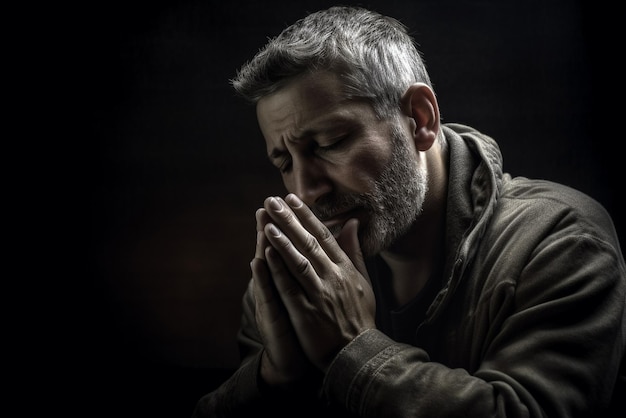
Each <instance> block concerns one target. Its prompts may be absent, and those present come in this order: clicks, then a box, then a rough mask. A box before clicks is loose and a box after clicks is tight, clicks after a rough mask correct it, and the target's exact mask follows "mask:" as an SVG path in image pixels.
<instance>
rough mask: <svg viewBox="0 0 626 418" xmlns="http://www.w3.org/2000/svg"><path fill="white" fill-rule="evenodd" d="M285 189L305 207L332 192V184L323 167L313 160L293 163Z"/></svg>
mask: <svg viewBox="0 0 626 418" xmlns="http://www.w3.org/2000/svg"><path fill="white" fill-rule="evenodd" d="M290 183H291V184H290V185H288V186H287V189H288V190H289V191H290V192H291V193H294V194H295V195H296V196H298V197H299V198H300V200H302V201H303V202H304V203H305V204H306V205H307V206H311V205H313V204H314V203H315V202H316V201H317V199H319V198H320V197H321V196H323V195H325V194H326V193H329V192H330V191H331V190H332V182H331V179H330V177H329V176H328V173H326V170H325V169H324V167H322V166H321V165H320V164H319V163H318V162H316V161H315V160H313V159H307V160H304V161H297V162H296V161H294V162H293V165H292V172H291V179H290Z"/></svg>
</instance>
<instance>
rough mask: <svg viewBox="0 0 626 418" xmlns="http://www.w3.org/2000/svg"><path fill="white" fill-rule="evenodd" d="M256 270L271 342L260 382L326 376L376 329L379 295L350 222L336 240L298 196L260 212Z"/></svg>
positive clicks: (259, 304) (261, 315)
mask: <svg viewBox="0 0 626 418" xmlns="http://www.w3.org/2000/svg"><path fill="white" fill-rule="evenodd" d="M256 221H257V243H256V250H255V256H254V259H253V260H252V262H251V263H250V267H251V270H252V278H253V283H254V295H255V301H256V312H255V315H256V322H257V326H258V329H259V331H260V333H261V338H262V340H263V344H264V352H263V356H262V359H261V377H262V379H263V380H264V381H265V382H266V383H267V384H269V385H289V384H290V383H293V382H297V381H298V380H300V379H302V378H304V376H305V375H306V374H307V372H308V371H310V370H311V369H312V367H313V368H316V369H318V370H320V371H321V372H323V373H325V372H326V370H327V369H328V367H329V366H330V363H331V362H332V360H333V358H334V357H335V356H336V355H337V353H338V352H339V351H340V350H341V349H342V348H343V347H345V345H346V344H348V343H349V342H350V341H351V340H352V339H354V337H356V336H357V335H358V334H360V333H361V332H363V331H364V330H366V329H370V328H375V309H376V307H375V305H376V304H375V298H374V294H373V291H372V288H371V284H370V283H369V277H368V275H367V270H366V268H365V263H364V261H363V256H362V253H361V249H360V245H359V240H358V236H357V231H358V220H356V219H350V220H349V221H347V222H346V224H345V225H344V226H343V229H342V230H341V232H340V233H339V234H338V235H337V238H335V236H333V234H332V233H331V232H330V231H329V229H328V228H327V227H326V226H325V225H324V224H323V223H322V222H321V221H320V220H319V219H318V218H317V217H316V216H315V215H314V214H313V212H312V211H311V210H310V209H309V208H308V207H307V206H306V205H305V204H304V203H303V202H302V201H301V200H300V199H299V198H298V197H296V196H295V195H294V194H289V195H287V196H286V197H285V199H282V198H280V197H268V198H267V199H265V202H264V206H263V208H260V209H258V210H257V212H256Z"/></svg>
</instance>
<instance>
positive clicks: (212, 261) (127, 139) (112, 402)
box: [67, 0, 624, 417]
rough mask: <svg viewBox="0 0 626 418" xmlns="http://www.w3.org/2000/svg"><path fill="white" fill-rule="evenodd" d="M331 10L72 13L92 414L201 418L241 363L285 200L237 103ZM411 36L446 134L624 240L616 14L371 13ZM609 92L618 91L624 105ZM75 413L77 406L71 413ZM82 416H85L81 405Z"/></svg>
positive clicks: (223, 6) (235, 7)
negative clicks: (240, 91)
mask: <svg viewBox="0 0 626 418" xmlns="http://www.w3.org/2000/svg"><path fill="white" fill-rule="evenodd" d="M332 4H334V3H333V2H330V1H310V0H303V1H273V2H272V1H266V2H262V1H257V2H253V1H238V0H234V1H230V2H217V1H200V0H188V1H163V0H161V1H151V2H148V1H134V2H132V1H131V2H121V1H113V2H101V3H89V5H88V6H82V7H77V8H76V9H74V12H75V13H76V16H77V18H76V19H75V23H78V27H79V29H78V30H76V31H75V32H73V33H71V34H70V39H71V43H70V47H72V48H73V49H74V55H75V57H74V58H75V61H74V62H76V67H75V69H74V71H73V72H71V74H70V75H71V76H72V75H74V74H75V82H76V84H77V87H78V91H79V93H80V94H81V96H82V100H81V101H80V102H79V103H77V105H78V107H79V108H80V110H81V112H80V114H81V115H83V114H84V116H83V122H85V129H84V135H81V139H80V147H81V148H80V150H81V159H80V162H79V165H80V167H81V170H80V172H79V173H77V174H76V176H77V177H79V178H78V179H77V180H78V184H79V187H78V189H79V190H80V196H81V199H82V203H83V208H86V209H85V211H86V212H88V213H89V215H88V216H87V217H86V219H83V218H82V217H81V220H82V224H81V227H80V228H81V232H83V233H84V236H85V237H86V240H85V241H81V243H80V245H79V247H80V250H81V254H82V250H85V252H84V260H85V261H86V262H87V263H86V268H85V269H84V270H82V271H81V273H82V274H81V275H82V277H83V282H82V284H83V287H81V289H84V290H85V293H84V294H81V295H79V296H72V297H71V299H72V302H74V303H73V304H72V306H75V307H76V309H73V310H72V311H71V313H70V314H69V317H70V321H71V322H72V323H73V324H74V325H75V328H74V330H75V332H74V335H73V338H72V339H71V340H72V347H71V348H70V349H69V350H68V352H67V354H69V356H68V357H69V358H70V359H72V360H76V363H80V364H79V365H77V366H78V367H77V368H78V370H79V373H78V375H77V376H79V377H78V378H77V379H78V383H79V386H83V387H82V389H83V390H81V391H79V392H78V394H77V397H81V398H82V399H81V401H85V404H82V403H81V407H83V408H84V407H87V406H89V407H90V409H91V411H89V414H88V415H90V416H111V417H120V416H140V417H161V416H162V417H187V416H189V415H190V414H191V412H192V410H193V406H194V404H195V401H196V400H197V399H198V398H199V397H200V396H201V395H202V394H203V393H205V392H207V391H209V390H211V389H213V388H214V387H216V386H217V385H218V384H219V383H221V381H222V380H224V379H225V378H226V377H227V376H228V375H229V374H230V372H231V371H232V369H233V368H234V367H235V366H236V364H237V359H238V357H237V347H236V344H235V333H236V330H237V326H238V324H239V315H240V302H241V296H242V294H243V291H244V289H245V287H246V284H247V281H248V278H249V264H248V263H249V261H250V259H251V257H252V255H253V253H254V239H255V225H254V211H255V209H256V208H257V207H258V206H260V205H261V203H262V201H263V198H264V197H266V196H267V195H270V194H279V195H282V194H284V190H283V188H282V185H281V184H280V181H279V180H280V179H279V177H278V174H277V173H276V172H275V171H274V169H273V168H272V167H270V165H269V163H268V162H267V161H266V158H265V157H264V155H265V152H264V143H263V140H262V137H261V136H260V133H259V132H258V128H257V125H256V119H255V114H254V108H253V107H250V106H249V105H247V104H245V103H243V102H242V101H241V100H240V99H239V98H237V97H235V95H234V92H233V91H232V89H231V87H230V86H229V79H230V78H232V77H234V75H235V73H236V70H237V68H239V67H240V66H241V65H242V64H243V63H244V62H245V61H246V60H248V59H250V58H251V57H252V56H253V55H254V53H255V52H256V51H257V50H258V49H259V48H261V47H262V46H263V44H264V43H265V40H266V39H267V37H269V36H274V35H277V34H278V33H279V32H280V30H282V29H283V28H284V27H286V26H287V25H288V24H290V23H292V22H293V21H295V20H296V19H298V18H301V17H303V16H304V15H305V14H306V13H307V12H309V11H315V10H317V9H320V8H324V7H327V6H330V5H332ZM343 4H358V5H362V6H366V7H371V8H374V9H376V10H377V11H380V12H382V13H384V14H388V15H390V16H393V17H395V18H397V19H399V20H400V21H402V22H403V23H405V24H406V25H407V26H408V27H409V28H410V31H411V33H412V34H413V36H414V37H415V38H416V40H417V42H418V44H419V45H420V49H421V50H422V52H423V53H424V56H425V59H426V63H427V66H428V68H429V71H430V73H431V78H432V81H433V83H434V87H435V91H436V94H437V96H438V100H439V105H440V108H441V114H442V117H443V119H444V122H459V123H465V124H468V125H471V126H473V127H475V128H477V129H479V130H481V131H483V132H484V133H486V134H489V135H491V136H492V137H493V138H495V139H496V140H497V141H498V143H499V144H500V146H501V149H502V153H503V156H504V168H505V171H508V172H510V173H511V174H513V175H523V176H526V177H535V178H545V179H549V180H554V181H558V182H561V183H564V184H567V185H570V186H573V187H575V188H578V189H580V190H582V191H584V192H586V193H588V194H590V195H591V196H592V197H594V198H596V199H597V200H599V201H600V202H601V203H602V204H604V206H605V207H606V208H607V210H608V211H609V213H610V214H611V215H612V216H613V217H614V220H615V223H616V226H617V228H618V231H619V233H620V236H622V237H623V236H624V232H623V231H624V218H623V204H622V203H621V202H619V201H618V197H619V196H618V194H619V193H618V192H619V191H621V189H619V187H621V186H620V183H621V180H622V179H623V175H622V174H621V169H620V168H621V167H619V165H618V164H617V162H618V160H619V155H618V154H617V152H616V148H615V146H616V144H618V143H619V142H620V141H621V136H620V135H618V133H617V129H616V128H615V126H616V125H617V124H618V123H619V122H620V120H619V119H616V118H615V117H614V116H615V115H617V114H618V112H616V110H615V109H616V106H615V105H613V106H609V104H608V103H609V102H610V100H609V99H607V96H609V97H610V96H611V95H613V94H614V91H615V89H614V86H616V85H617V84H618V83H617V79H616V78H614V75H615V74H616V71H617V70H616V64H615V63H614V62H613V58H611V57H610V56H607V55H606V54H605V53H604V52H601V51H603V50H606V48H608V49H609V50H611V45H612V43H613V39H614V38H613V37H612V36H611V35H612V32H613V31H614V29H615V28H614V27H613V26H611V25H610V24H609V22H610V21H611V20H612V19H611V11H610V10H608V11H607V10H606V9H604V10H603V11H602V12H600V11H598V10H596V9H595V7H593V6H594V5H593V4H591V2H582V1H578V2H577V1H565V0H562V1H539V0H529V1H528V0H527V1H497V0H490V1H487V0H485V1H445V0H444V1H435V0H422V1H408V0H405V1H400V0H387V1H373V0H372V1H369V2H343ZM612 92H613V93H612ZM68 402H69V401H68ZM76 402H77V404H78V401H76Z"/></svg>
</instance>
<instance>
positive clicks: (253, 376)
mask: <svg viewBox="0 0 626 418" xmlns="http://www.w3.org/2000/svg"><path fill="white" fill-rule="evenodd" d="M255 324H256V321H255V319H254V295H253V294H252V281H251V282H250V283H249V285H248V288H247V290H246V292H245V294H244V296H243V313H242V320H241V327H240V329H239V333H238V335H237V342H238V344H239V350H240V355H241V358H242V361H241V364H240V366H239V368H238V369H237V370H236V371H235V372H234V373H233V375H232V376H231V377H230V378H229V379H228V380H226V381H225V382H224V383H222V384H221V385H220V386H219V387H218V388H217V389H215V390H214V391H212V392H210V393H208V394H206V395H204V396H203V397H202V398H200V400H199V401H198V402H197V404H196V407H195V410H194V412H193V418H208V417H211V418H220V417H244V416H252V415H248V414H249V413H250V411H258V408H262V407H263V400H262V397H261V394H260V392H259V389H258V384H257V376H258V369H259V364H260V359H261V353H262V348H263V346H262V344H261V343H260V336H259V334H258V331H257V329H256V325H255Z"/></svg>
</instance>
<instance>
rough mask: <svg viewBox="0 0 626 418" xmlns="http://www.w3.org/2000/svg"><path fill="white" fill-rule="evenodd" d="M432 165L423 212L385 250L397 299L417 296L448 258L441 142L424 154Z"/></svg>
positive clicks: (444, 159) (444, 155)
mask: <svg viewBox="0 0 626 418" xmlns="http://www.w3.org/2000/svg"><path fill="white" fill-rule="evenodd" d="M420 156H421V158H424V160H425V161H424V163H426V164H427V167H428V191H427V197H426V200H425V202H424V206H423V208H422V212H421V214H420V215H419V216H418V218H417V219H416V221H415V222H414V223H413V225H412V226H411V228H410V229H409V231H408V232H407V233H406V234H404V235H403V236H402V237H400V238H399V239H398V240H396V241H395V242H394V243H393V245H392V246H391V247H389V248H388V249H387V250H385V251H383V252H382V253H381V256H382V258H383V259H384V260H385V261H386V262H387V264H388V265H389V268H390V269H391V272H392V277H393V278H392V281H393V283H392V288H393V290H394V294H395V296H396V302H397V303H398V304H399V305H402V304H404V303H406V302H408V301H409V300H411V299H413V298H414V297H415V296H416V295H417V294H418V293H419V291H420V290H421V289H422V288H423V287H424V284H426V282H427V281H428V279H429V278H430V277H431V275H432V273H433V271H436V270H437V268H438V267H439V264H441V263H443V262H444V250H445V226H446V222H445V220H446V216H445V213H446V196H447V190H448V168H447V153H445V152H443V151H442V149H441V148H440V146H439V145H438V144H434V145H433V147H431V149H430V150H429V151H427V152H425V153H421V154H420Z"/></svg>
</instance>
